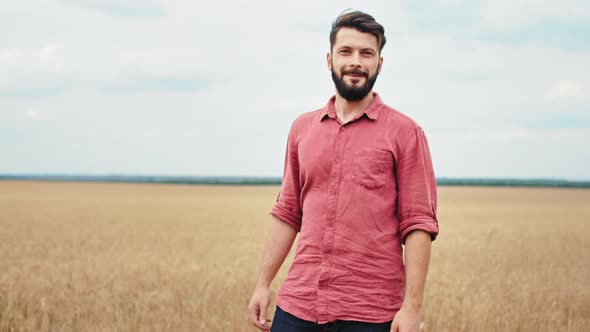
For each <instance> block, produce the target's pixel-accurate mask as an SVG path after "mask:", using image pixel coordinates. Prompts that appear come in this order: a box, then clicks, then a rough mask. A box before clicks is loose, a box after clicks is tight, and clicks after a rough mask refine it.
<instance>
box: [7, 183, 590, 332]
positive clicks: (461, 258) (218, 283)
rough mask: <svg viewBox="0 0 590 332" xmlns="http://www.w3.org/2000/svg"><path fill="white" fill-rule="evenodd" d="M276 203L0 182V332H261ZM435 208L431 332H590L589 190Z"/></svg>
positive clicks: (459, 191)
mask: <svg viewBox="0 0 590 332" xmlns="http://www.w3.org/2000/svg"><path fill="white" fill-rule="evenodd" d="M277 192H278V187H272V186H251V187H232V186H185V185H147V184H101V183H57V182H53V183H52V182H47V183H44V182H26V181H22V182H21V181H3V182H0V331H254V328H252V327H251V326H250V325H249V323H248V321H247V315H246V306H247V303H248V300H249V297H250V294H251V291H252V287H253V286H254V284H255V279H256V274H257V271H258V267H259V263H260V256H261V251H262V247H263V243H264V238H265V232H266V227H265V226H266V223H267V221H268V220H269V217H268V211H269V210H270V208H271V205H272V203H273V202H274V200H275V198H276V194H277ZM439 197H440V198H439V200H440V202H439V222H440V226H441V234H440V236H439V238H438V239H437V240H436V241H435V243H434V245H433V254H432V262H431V267H430V272H429V279H428V284H427V289H426V293H425V306H424V325H425V331H453V332H454V331H585V330H588V327H589V326H590V290H589V289H590V287H588V280H590V266H589V262H590V240H589V236H588V234H587V233H588V230H589V228H588V224H589V223H590V209H589V208H588V203H589V202H590V190H580V189H531V188H476V187H441V188H440V189H439ZM290 260H291V256H290V257H289V258H288V259H287V262H286V264H285V266H283V268H282V269H281V271H280V272H279V275H278V277H277V280H276V281H275V283H274V284H273V289H274V290H275V291H276V289H277V286H278V285H279V284H280V282H281V281H282V280H283V279H284V277H285V275H286V272H287V268H288V264H289V262H290Z"/></svg>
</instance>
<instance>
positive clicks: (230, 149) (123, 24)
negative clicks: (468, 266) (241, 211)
mask: <svg viewBox="0 0 590 332" xmlns="http://www.w3.org/2000/svg"><path fill="white" fill-rule="evenodd" d="M347 8H354V9H359V10H363V11H366V12H368V13H370V14H372V15H373V16H374V17H375V18H376V19H377V21H378V22H380V23H381V24H383V25H384V27H385V32H386V37H387V45H386V46H385V49H384V51H383V54H382V55H383V57H384V64H383V71H382V73H381V75H380V76H379V79H378V80H377V84H376V85H375V90H376V91H377V92H379V93H380V95H381V97H382V99H383V100H384V102H385V103H387V104H389V105H390V106H392V107H394V108H396V109H398V110H399V111H401V112H402V113H405V114H407V115H409V116H410V117H412V118H413V119H415V120H416V121H418V123H420V124H421V126H422V127H423V128H424V130H425V132H426V134H427V136H428V139H429V142H430V147H431V152H432V155H433V160H434V166H435V172H436V175H437V176H438V177H526V178H565V179H586V180H589V179H590V144H589V143H588V142H589V141H590V2H588V1H586V0H579V1H568V0H562V1H538V0H510V1H508V0H506V1H504V0H502V1H498V0H487V1H472V0H470V1H467V0H465V1H459V0H457V1H453V0H446V1H443V0H438V1H435V0H430V1H426V0H424V1H423V0H411V1H391V0H389V1H362V2H360V1H317V0H316V1H308V0H300V1H270V0H269V1H207V2H201V1H176V0H172V1H165V0H162V1H158V0H39V1H23V0H2V3H1V4H0V173H9V174H10V173H41V174H55V173H59V174H70V173H74V174H113V173H115V174H154V175H195V176H209V175H215V176H225V175H235V176H279V175H281V174H282V169H283V160H284V150H285V144H286V138H287V133H288V130H289V128H290V126H291V123H292V121H293V120H294V119H295V118H296V117H297V116H298V115H299V114H301V113H303V112H308V111H312V110H315V109H317V108H320V107H322V106H324V105H325V104H326V102H327V101H328V99H329V97H330V96H331V95H333V93H334V87H333V83H332V81H331V79H330V74H329V71H328V69H327V65H326V60H325V58H326V52H327V51H328V50H329V41H328V34H329V31H330V24H331V22H332V20H333V19H334V18H335V17H336V16H337V15H338V14H339V13H340V12H342V11H343V10H345V9H347Z"/></svg>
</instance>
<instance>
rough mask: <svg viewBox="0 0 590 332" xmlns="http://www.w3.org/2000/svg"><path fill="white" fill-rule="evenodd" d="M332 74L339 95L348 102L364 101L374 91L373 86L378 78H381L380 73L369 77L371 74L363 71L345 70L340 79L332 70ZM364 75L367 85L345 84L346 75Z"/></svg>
mask: <svg viewBox="0 0 590 332" xmlns="http://www.w3.org/2000/svg"><path fill="white" fill-rule="evenodd" d="M331 72H332V81H334V85H335V86H336V90H337V91H338V94H339V95H340V96H341V97H342V98H344V99H346V100H348V101H361V100H363V99H364V98H365V97H366V96H367V95H368V94H369V92H371V90H373V85H375V82H376V81H377V76H379V73H378V72H375V75H373V76H369V73H367V72H364V71H361V70H358V69H357V70H354V69H351V70H343V71H342V73H341V74H340V77H338V75H336V73H335V72H334V69H332V70H331ZM350 74H353V75H362V76H364V77H365V83H364V84H363V85H361V86H355V85H349V84H348V83H346V82H344V79H343V77H344V75H350Z"/></svg>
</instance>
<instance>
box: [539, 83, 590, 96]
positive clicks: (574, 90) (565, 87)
mask: <svg viewBox="0 0 590 332" xmlns="http://www.w3.org/2000/svg"><path fill="white" fill-rule="evenodd" d="M547 95H548V97H549V98H550V99H559V98H576V99H588V98H589V92H588V91H584V89H583V88H582V86H581V85H580V84H579V83H578V82H576V81H573V80H558V81H556V82H555V83H554V84H553V86H552V87H551V89H550V90H549V92H548V94H547Z"/></svg>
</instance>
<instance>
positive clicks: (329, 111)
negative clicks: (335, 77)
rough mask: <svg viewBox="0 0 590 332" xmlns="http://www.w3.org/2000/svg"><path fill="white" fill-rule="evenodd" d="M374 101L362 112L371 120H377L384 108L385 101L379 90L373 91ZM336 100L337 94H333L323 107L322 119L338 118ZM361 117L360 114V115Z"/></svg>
mask: <svg viewBox="0 0 590 332" xmlns="http://www.w3.org/2000/svg"><path fill="white" fill-rule="evenodd" d="M373 96H374V98H373V101H371V103H370V104H369V106H368V107H367V108H365V110H364V111H363V112H362V113H361V115H362V114H365V115H366V116H367V117H368V118H369V119H371V120H377V118H378V117H379V113H380V112H381V108H383V101H381V97H379V94H378V93H377V92H373ZM335 100H336V96H332V98H330V100H329V101H328V103H327V104H326V106H324V108H322V113H321V116H320V121H322V120H324V119H325V118H326V117H329V118H331V119H335V118H336V110H335V109H334V101H335ZM359 117H360V116H359Z"/></svg>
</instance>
